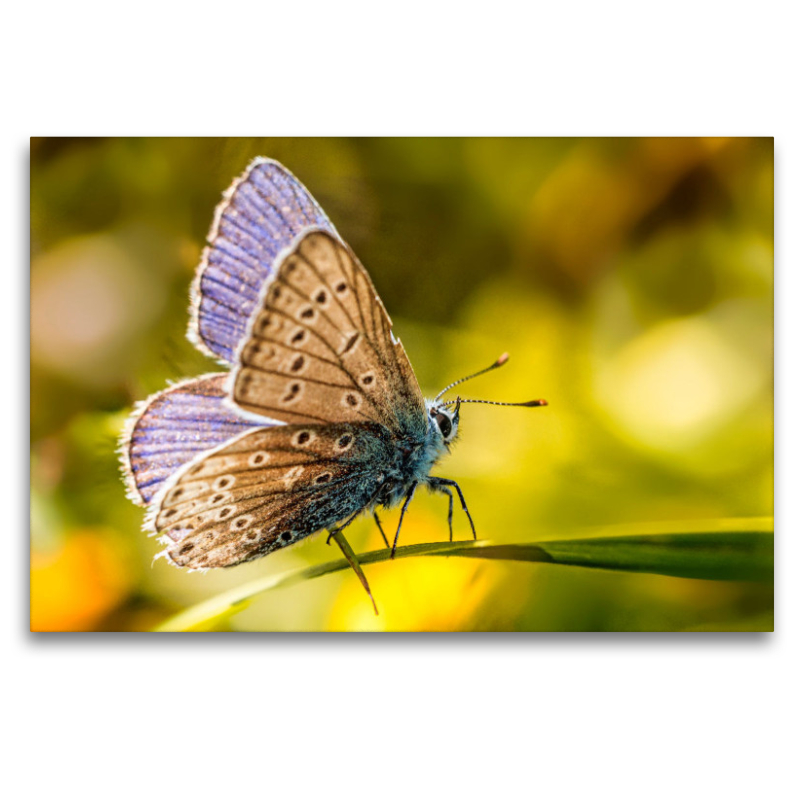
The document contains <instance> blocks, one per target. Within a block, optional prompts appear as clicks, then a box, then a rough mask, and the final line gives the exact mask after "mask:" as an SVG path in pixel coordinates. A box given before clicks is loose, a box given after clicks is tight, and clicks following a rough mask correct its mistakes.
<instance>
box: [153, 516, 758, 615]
mask: <svg viewBox="0 0 800 800" xmlns="http://www.w3.org/2000/svg"><path fill="white" fill-rule="evenodd" d="M666 527H667V526H660V529H659V526H657V525H648V526H646V530H647V533H642V534H638V535H637V534H633V533H631V532H630V530H631V529H630V528H629V527H626V528H624V529H621V530H622V531H624V532H623V533H622V534H617V535H607V534H608V531H609V529H605V531H600V532H598V533H597V534H595V535H591V536H583V537H581V538H573V539H556V540H546V541H538V542H529V543H524V544H497V543H495V542H492V541H486V540H481V541H478V542H438V543H433V544H418V545H409V546H407V547H400V548H398V549H397V553H396V556H395V557H396V558H414V557H420V556H440V557H441V556H460V557H463V558H486V559H502V560H509V561H529V562H540V563H548V564H558V565H563V566H573V567H590V568H595V569H606V570H618V571H623V572H646V573H652V574H656V575H671V576H675V577H681V578H700V579H704V580H719V581H760V582H769V581H771V580H772V577H773V534H772V531H771V529H772V520H771V519H761V518H760V519H742V520H712V521H710V522H704V523H694V524H692V525H690V526H689V525H682V526H681V531H680V532H678V533H675V532H670V531H667V530H665V528H666ZM669 527H673V528H674V527H677V526H674V525H673V526H669ZM687 528H692V530H687ZM603 533H606V535H603ZM388 560H389V551H388V550H386V549H383V550H375V551H372V552H369V553H362V554H360V555H359V556H358V561H359V562H360V563H361V564H362V565H364V564H375V563H378V562H380V561H388ZM344 569H350V565H349V563H348V562H347V560H346V559H343V558H342V559H337V560H335V561H329V562H326V563H324V564H317V565H315V566H312V567H306V568H304V569H299V570H292V571H291V572H287V573H284V574H282V575H272V576H268V577H265V578H260V579H258V580H255V581H251V582H250V583H246V584H243V585H242V586H238V587H236V588H235V589H231V590H230V591H227V592H223V593H222V594H219V595H216V596H215V597H212V598H210V599H208V600H205V601H203V602H201V603H198V604H197V605H195V606H192V607H190V608H188V609H186V610H185V611H182V612H180V613H178V614H176V615H175V616H173V617H171V618H170V619H168V620H166V622H164V623H162V624H161V625H160V626H159V627H158V628H157V629H156V630H158V631H187V630H204V629H208V628H209V627H211V626H212V625H213V624H215V623H218V622H219V621H220V620H221V619H223V618H225V617H227V616H230V615H231V614H235V613H237V612H238V611H241V610H242V609H243V608H245V607H246V605H247V604H248V603H249V602H250V601H251V600H252V599H253V598H254V597H256V596H258V595H260V594H262V593H263V592H266V591H269V590H271V589H278V588H283V587H286V586H291V585H293V584H296V583H300V582H302V581H306V580H311V579H312V578H318V577H321V576H322V575H329V574H331V573H333V572H339V571H341V570H344Z"/></svg>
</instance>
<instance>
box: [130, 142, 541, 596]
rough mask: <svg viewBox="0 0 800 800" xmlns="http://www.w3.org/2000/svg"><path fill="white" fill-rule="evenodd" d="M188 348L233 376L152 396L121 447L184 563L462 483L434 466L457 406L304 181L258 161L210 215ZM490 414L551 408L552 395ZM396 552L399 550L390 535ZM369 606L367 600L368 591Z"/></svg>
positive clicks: (153, 520) (339, 524)
mask: <svg viewBox="0 0 800 800" xmlns="http://www.w3.org/2000/svg"><path fill="white" fill-rule="evenodd" d="M189 338H190V339H191V341H193V342H194V343H195V344H196V345H197V346H198V347H199V348H200V350H202V351H203V352H205V353H207V354H208V355H211V356H213V357H215V358H217V359H218V360H219V361H220V362H221V363H223V364H225V365H226V366H228V367H230V368H231V369H230V371H229V372H228V373H220V374H213V375H205V376H203V377H200V378H196V379H193V380H189V381H185V382H182V383H179V384H176V385H174V386H171V387H170V388H168V389H166V390H165V391H163V392H160V393H159V394H157V395H155V396H153V397H151V398H149V399H148V400H146V401H145V402H144V403H143V404H141V405H140V407H138V408H137V410H136V412H135V413H134V414H133V416H132V417H131V419H130V421H129V424H128V426H127V427H126V430H125V432H124V434H123V437H122V441H121V446H120V452H121V457H122V461H123V468H124V473H125V478H126V482H127V485H128V489H129V496H130V497H131V499H132V500H133V501H134V502H137V503H139V504H141V505H146V506H148V507H149V511H148V514H147V522H146V525H147V527H148V528H150V529H151V530H152V531H153V532H155V533H156V534H158V535H159V536H160V537H161V538H160V541H161V542H162V543H164V544H165V545H166V549H165V550H164V552H163V553H162V555H164V556H165V557H166V558H167V560H168V561H170V562H171V563H172V564H174V565H176V566H179V567H187V568H191V569H206V568H211V567H230V566H234V565H236V564H241V563H243V562H245V561H252V560H253V559H256V558H260V557H261V556H264V555H267V554H268V553H270V552H272V551H273V550H276V549H278V548H280V547H285V546H286V545H290V544H292V543H294V542H297V541H299V540H300V539H302V538H304V537H306V536H309V535H310V534H312V533H315V532H317V531H320V530H327V531H329V532H330V533H331V534H332V535H334V536H335V537H336V539H337V542H338V543H339V544H340V546H341V547H342V549H343V551H344V552H345V555H347V556H348V559H349V560H350V563H351V564H352V565H353V568H354V569H355V570H356V572H357V573H358V574H359V578H360V579H361V581H362V583H363V584H364V587H365V588H366V589H367V591H368V592H369V587H368V584H367V582H366V578H364V576H363V573H362V572H361V570H360V567H359V566H358V563H357V560H356V559H355V556H354V555H353V553H352V550H350V549H349V546H347V545H346V541H345V540H344V539H343V537H342V535H341V531H342V530H343V529H344V528H345V527H346V526H347V525H348V524H349V523H350V522H351V521H352V520H353V519H355V518H356V517H357V516H358V515H359V514H361V513H362V512H364V511H369V512H371V513H372V514H373V515H374V518H375V521H376V523H377V524H378V526H379V528H380V520H379V518H378V515H377V511H376V509H377V508H378V507H380V506H383V507H391V506H395V505H398V504H400V503H402V508H401V512H400V522H399V524H398V527H397V532H396V533H395V535H394V540H393V542H392V544H391V548H392V555H394V551H395V548H396V546H397V540H398V536H399V533H400V527H401V525H402V521H403V516H404V515H405V512H406V509H407V508H408V505H409V503H410V502H411V499H412V498H413V496H414V493H415V491H416V490H417V488H419V487H420V486H426V487H427V488H428V489H430V490H432V491H434V492H440V493H442V494H445V495H447V496H448V497H449V501H450V505H449V513H448V524H449V525H450V539H451V540H452V538H453V529H452V518H453V491H455V493H456V494H457V495H458V498H459V500H460V502H461V507H462V508H463V510H464V512H465V513H466V515H467V518H468V519H469V523H470V526H471V528H472V533H473V536H474V537H475V538H477V536H476V534H475V526H474V524H473V522H472V518H471V516H470V514H469V511H468V509H467V504H466V501H465V500H464V495H463V494H462V491H461V489H460V487H459V486H458V484H457V483H456V482H455V481H453V480H449V479H446V478H440V477H434V476H432V475H431V474H430V471H431V469H432V468H433V466H434V464H436V462H437V461H438V460H439V459H440V458H441V457H442V456H443V455H445V454H446V453H447V452H448V451H449V449H450V446H451V445H452V443H453V441H454V439H455V437H456V435H457V433H458V427H459V410H460V405H461V403H465V402H491V401H483V400H462V399H461V398H457V399H456V400H451V401H447V402H442V401H441V398H442V396H443V395H444V394H445V392H447V391H449V390H450V389H451V388H453V387H454V386H456V385H457V384H459V383H462V382H463V381H465V380H468V379H470V378H473V377H475V376H477V375H481V374H483V373H485V372H488V371H489V370H492V369H495V368H497V367H499V366H501V365H502V364H504V363H505V361H506V359H507V356H505V355H504V356H501V357H500V358H499V359H498V360H497V361H496V362H495V363H494V364H492V365H491V366H490V367H488V368H487V369H484V370H481V371H480V372H476V373H474V374H473V375H469V376H467V377H466V378H462V379H461V380H460V381H456V382H455V383H452V384H450V386H448V387H446V388H445V389H444V390H443V391H442V392H440V393H439V394H438V395H437V396H436V397H435V398H433V399H432V400H425V399H424V398H423V396H422V393H421V392H420V388H419V385H418V383H417V379H416V377H415V375H414V372H413V370H412V369H411V364H410V363H409V360H408V357H407V356H406V352H405V350H404V348H403V346H402V344H401V343H400V341H399V340H398V339H396V338H395V336H394V334H393V333H392V323H391V320H390V319H389V316H388V314H387V313H386V310H385V309H384V307H383V303H382V302H381V300H380V298H379V297H378V295H377V293H376V291H375V288H374V287H373V285H372V282H371V280H370V278H369V276H368V275H367V272H366V270H365V269H364V268H363V267H362V266H361V264H360V262H359V261H358V259H357V258H356V256H355V255H354V254H353V252H352V251H351V250H350V248H349V247H348V246H347V245H346V244H345V243H344V242H343V241H342V239H341V238H340V237H339V235H338V233H337V232H336V229H335V228H334V227H333V225H332V224H331V223H330V221H329V220H328V218H327V217H326V216H325V213H324V212H323V211H322V209H321V208H320V207H319V205H317V203H316V201H315V200H314V199H313V198H312V197H311V195H310V194H309V193H308V191H307V190H306V189H305V187H304V186H303V185H302V184H301V183H300V182H299V181H298V180H297V179H296V178H295V177H294V176H293V175H292V174H291V173H290V172H289V171H288V170H287V169H286V168H284V167H283V166H281V165H280V164H278V163H277V162H275V161H271V160H269V159H264V158H257V159H255V160H254V161H253V162H252V163H251V164H250V166H249V167H248V168H247V170H246V171H245V172H244V174H243V175H242V176H241V177H240V178H239V179H237V180H236V181H234V183H233V185H232V186H231V187H230V188H229V189H228V190H227V191H226V192H225V194H224V199H223V201H222V202H221V203H220V205H219V206H218V207H217V210H216V214H215V217H214V223H213V225H212V228H211V232H210V234H209V237H208V246H207V247H206V249H205V251H204V253H203V257H202V261H201V263H200V266H199V268H198V271H197V275H196V278H195V281H194V285H193V287H192V305H191V321H190V325H189ZM496 405H518V406H541V405H546V403H545V401H543V400H532V401H530V402H527V403H497V404H496ZM381 534H382V535H383V538H384V541H385V542H386V545H387V547H389V546H390V545H389V541H388V539H387V538H386V535H385V534H384V532H383V529H382V528H381ZM370 596H371V595H370Z"/></svg>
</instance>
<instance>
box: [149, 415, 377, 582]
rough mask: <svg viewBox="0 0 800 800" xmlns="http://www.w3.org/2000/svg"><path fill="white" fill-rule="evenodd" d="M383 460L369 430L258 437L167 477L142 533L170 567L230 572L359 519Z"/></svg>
mask: <svg viewBox="0 0 800 800" xmlns="http://www.w3.org/2000/svg"><path fill="white" fill-rule="evenodd" d="M390 457H391V450H390V443H389V442H388V440H386V439H385V437H382V436H381V428H380V426H377V425H362V424H358V425H352V424H333V425H280V426H276V427H273V428H259V429H257V430H254V431H250V432H247V433H244V434H242V435H240V436H239V437H238V438H236V439H235V440H233V441H231V442H229V443H228V444H226V445H223V446H222V447H219V448H217V449H216V450H214V451H212V452H210V453H207V454H204V455H203V456H200V457H199V458H198V459H196V460H195V461H194V462H192V463H191V464H189V465H187V466H186V467H185V468H184V469H182V470H181V471H180V472H179V473H177V474H176V475H175V476H173V478H172V479H171V480H170V481H169V482H168V483H167V484H166V485H165V486H164V487H163V489H162V491H161V493H160V495H159V496H158V497H157V498H156V501H155V502H154V504H153V512H152V515H151V518H150V519H149V524H150V525H151V527H152V528H153V529H154V530H155V531H156V532H157V533H158V534H160V535H161V536H162V537H164V538H162V541H164V542H165V543H166V544H167V545H168V547H167V550H166V551H165V552H166V555H167V557H168V558H169V560H170V561H172V562H173V563H174V564H176V565H177V566H180V567H189V568H208V567H230V566H234V565H235V564H239V563H241V562H244V561H251V560H253V559H255V558H259V557H261V556H263V555H266V554H267V553H270V552H272V551H273V550H275V549H277V548H280V547H284V546H286V545H288V544H292V543H294V542H297V541H298V540H299V539H302V538H303V537H305V536H308V535H310V534H312V533H315V532H316V531H318V530H321V529H323V528H330V527H331V526H332V525H334V524H335V523H337V522H340V521H341V520H343V519H345V518H346V517H348V516H350V515H351V514H354V513H356V512H358V511H360V510H361V509H362V508H364V507H365V506H367V505H368V504H369V502H370V501H371V500H372V499H373V498H374V495H375V493H376V491H377V488H378V487H379V486H380V484H381V482H382V481H383V479H384V474H383V469H382V466H381V465H385V464H387V463H388V459H389V458H390Z"/></svg>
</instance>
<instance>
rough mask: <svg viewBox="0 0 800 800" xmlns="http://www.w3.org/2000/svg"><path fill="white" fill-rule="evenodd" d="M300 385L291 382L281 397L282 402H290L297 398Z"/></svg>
mask: <svg viewBox="0 0 800 800" xmlns="http://www.w3.org/2000/svg"><path fill="white" fill-rule="evenodd" d="M301 388H302V387H301V386H300V384H299V383H293V384H292V385H291V386H290V387H289V391H288V392H287V393H286V395H285V396H284V397H282V398H281V402H282V403H291V402H292V401H293V400H296V399H297V395H299V394H300V389H301Z"/></svg>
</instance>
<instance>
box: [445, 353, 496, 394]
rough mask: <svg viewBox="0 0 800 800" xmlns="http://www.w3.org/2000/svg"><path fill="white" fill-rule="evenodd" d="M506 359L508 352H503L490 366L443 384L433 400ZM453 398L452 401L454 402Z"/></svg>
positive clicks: (490, 369) (489, 370) (494, 367)
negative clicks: (442, 387) (446, 384)
mask: <svg viewBox="0 0 800 800" xmlns="http://www.w3.org/2000/svg"><path fill="white" fill-rule="evenodd" d="M506 361H508V353H503V355H501V356H500V358H498V359H497V361H495V362H494V364H492V365H491V366H490V367H486V369H482V370H480V371H479V372H473V373H472V375H467V376H466V377H465V378H459V379H458V380H457V381H453V382H452V383H451V384H450V385H449V386H445V387H444V389H442V391H441V392H439V394H437V395H436V397H434V398H433V402H434V403H435V402H436V401H437V400H438V399H439V398H440V397H441V396H442V395H443V394H447V392H449V391H450V390H451V389H452V388H453V387H454V386H458V384H459V383H464V381H471V380H472V379H473V378H477V377H478V375H483V374H484V373H486V372H491V371H492V370H493V369H497V368H498V367H502V366H503V364H505V363H506ZM454 402H455V400H453V401H452V403H454ZM452 403H445V405H451V404H452Z"/></svg>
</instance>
